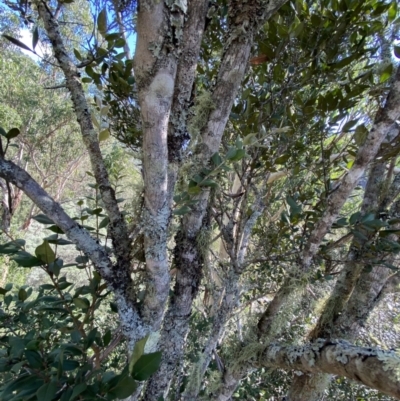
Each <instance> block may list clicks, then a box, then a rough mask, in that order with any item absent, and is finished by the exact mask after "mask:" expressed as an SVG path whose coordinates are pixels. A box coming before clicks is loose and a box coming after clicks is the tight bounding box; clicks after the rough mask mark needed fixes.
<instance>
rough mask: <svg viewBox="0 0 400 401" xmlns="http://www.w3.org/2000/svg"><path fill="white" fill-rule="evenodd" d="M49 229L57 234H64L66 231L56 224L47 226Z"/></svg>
mask: <svg viewBox="0 0 400 401" xmlns="http://www.w3.org/2000/svg"><path fill="white" fill-rule="evenodd" d="M47 230H50V231H53V233H56V234H64V231H63V230H61V228H60V227H58V226H56V225H53V226H50V227H47Z"/></svg>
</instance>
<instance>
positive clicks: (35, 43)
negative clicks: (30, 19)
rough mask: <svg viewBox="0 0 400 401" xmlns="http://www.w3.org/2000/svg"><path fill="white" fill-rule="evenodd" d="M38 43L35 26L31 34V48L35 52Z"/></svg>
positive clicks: (37, 30)
mask: <svg viewBox="0 0 400 401" xmlns="http://www.w3.org/2000/svg"><path fill="white" fill-rule="evenodd" d="M38 42H39V29H38V27H37V26H36V27H35V29H34V30H33V33H32V48H33V50H35V47H36V45H37V44H38Z"/></svg>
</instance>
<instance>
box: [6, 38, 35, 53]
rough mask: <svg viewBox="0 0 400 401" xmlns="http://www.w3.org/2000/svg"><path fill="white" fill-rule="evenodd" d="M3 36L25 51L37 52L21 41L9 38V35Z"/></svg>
mask: <svg viewBox="0 0 400 401" xmlns="http://www.w3.org/2000/svg"><path fill="white" fill-rule="evenodd" d="M1 36H3V37H4V38H6V39H7V40H9V41H10V42H11V43H13V44H14V45H16V46H18V47H20V48H21V49H25V50H28V51H30V52H32V53H35V52H34V51H33V50H32V49H30V48H29V47H28V46H27V45H26V44H25V43H22V42H21V41H20V40H18V39H15V38H13V37H12V36H9V35H6V34H3V35H1Z"/></svg>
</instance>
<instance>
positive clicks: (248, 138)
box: [243, 134, 257, 146]
mask: <svg viewBox="0 0 400 401" xmlns="http://www.w3.org/2000/svg"><path fill="white" fill-rule="evenodd" d="M255 141H257V135H256V134H249V135H247V136H245V137H244V139H243V145H245V146H247V145H252V144H253V143H254V142H255Z"/></svg>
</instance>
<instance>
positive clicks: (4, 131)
mask: <svg viewBox="0 0 400 401" xmlns="http://www.w3.org/2000/svg"><path fill="white" fill-rule="evenodd" d="M0 135H1V136H4V137H6V136H7V133H6V130H5V129H4V128H3V127H0Z"/></svg>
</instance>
